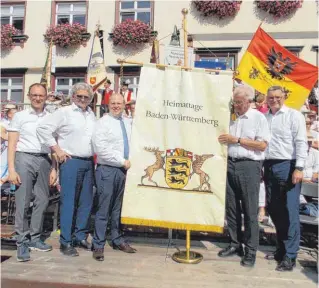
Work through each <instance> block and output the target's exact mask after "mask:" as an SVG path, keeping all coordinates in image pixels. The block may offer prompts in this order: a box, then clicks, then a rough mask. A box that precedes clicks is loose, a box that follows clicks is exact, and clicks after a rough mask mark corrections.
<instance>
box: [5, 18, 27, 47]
mask: <svg viewBox="0 0 319 288" xmlns="http://www.w3.org/2000/svg"><path fill="white" fill-rule="evenodd" d="M21 33H22V32H21V31H20V30H18V29H16V28H15V27H13V26H12V25H10V24H5V25H1V49H10V48H12V47H13V40H12V36H15V35H19V34H21Z"/></svg>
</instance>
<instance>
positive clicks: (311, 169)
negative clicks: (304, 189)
mask: <svg viewBox="0 0 319 288" xmlns="http://www.w3.org/2000/svg"><path fill="white" fill-rule="evenodd" d="M318 172H319V151H318V150H316V149H314V148H312V147H310V149H309V152H308V157H307V159H306V163H305V169H304V170H303V178H304V179H311V178H312V174H313V173H318Z"/></svg>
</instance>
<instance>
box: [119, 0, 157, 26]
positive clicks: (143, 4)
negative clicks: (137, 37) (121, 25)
mask: <svg viewBox="0 0 319 288" xmlns="http://www.w3.org/2000/svg"><path fill="white" fill-rule="evenodd" d="M127 19H132V20H140V21H142V22H144V23H146V24H151V1H145V0H138V1H128V0H121V2H120V22H124V21H125V20H127Z"/></svg>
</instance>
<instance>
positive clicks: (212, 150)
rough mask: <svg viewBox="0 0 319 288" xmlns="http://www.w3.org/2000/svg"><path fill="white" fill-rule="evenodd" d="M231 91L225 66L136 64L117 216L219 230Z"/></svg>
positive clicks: (134, 221)
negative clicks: (210, 69) (209, 69)
mask: <svg viewBox="0 0 319 288" xmlns="http://www.w3.org/2000/svg"><path fill="white" fill-rule="evenodd" d="M221 73H223V72H221ZM225 73H226V72H225ZM231 95H232V73H230V74H227V75H210V74H207V73H205V72H204V70H203V69H193V70H192V71H181V69H180V67H176V66H170V67H168V68H166V69H165V70H161V69H157V68H156V67H155V65H152V64H148V65H144V67H142V71H141V77H140V83H139V91H138V101H137V106H136V116H135V118H134V122H133V127H132V138H131V146H130V160H131V164H132V166H131V169H130V170H129V171H128V175H127V180H126V186H125V194H124V200H123V207H122V215H121V217H122V223H125V224H133V225H145V226H157V227H167V228H174V229H190V230H197V231H216V232H222V231H223V226H224V213H225V187H226V169H227V148H226V146H222V145H220V144H219V142H218V140H217V138H218V136H219V135H220V134H222V133H228V129H229V118H230V112H229V101H230V98H231Z"/></svg>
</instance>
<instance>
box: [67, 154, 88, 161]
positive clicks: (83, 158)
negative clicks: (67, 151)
mask: <svg viewBox="0 0 319 288" xmlns="http://www.w3.org/2000/svg"><path fill="white" fill-rule="evenodd" d="M71 158H72V159H79V160H84V161H93V156H91V157H79V156H72V155H71Z"/></svg>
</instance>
